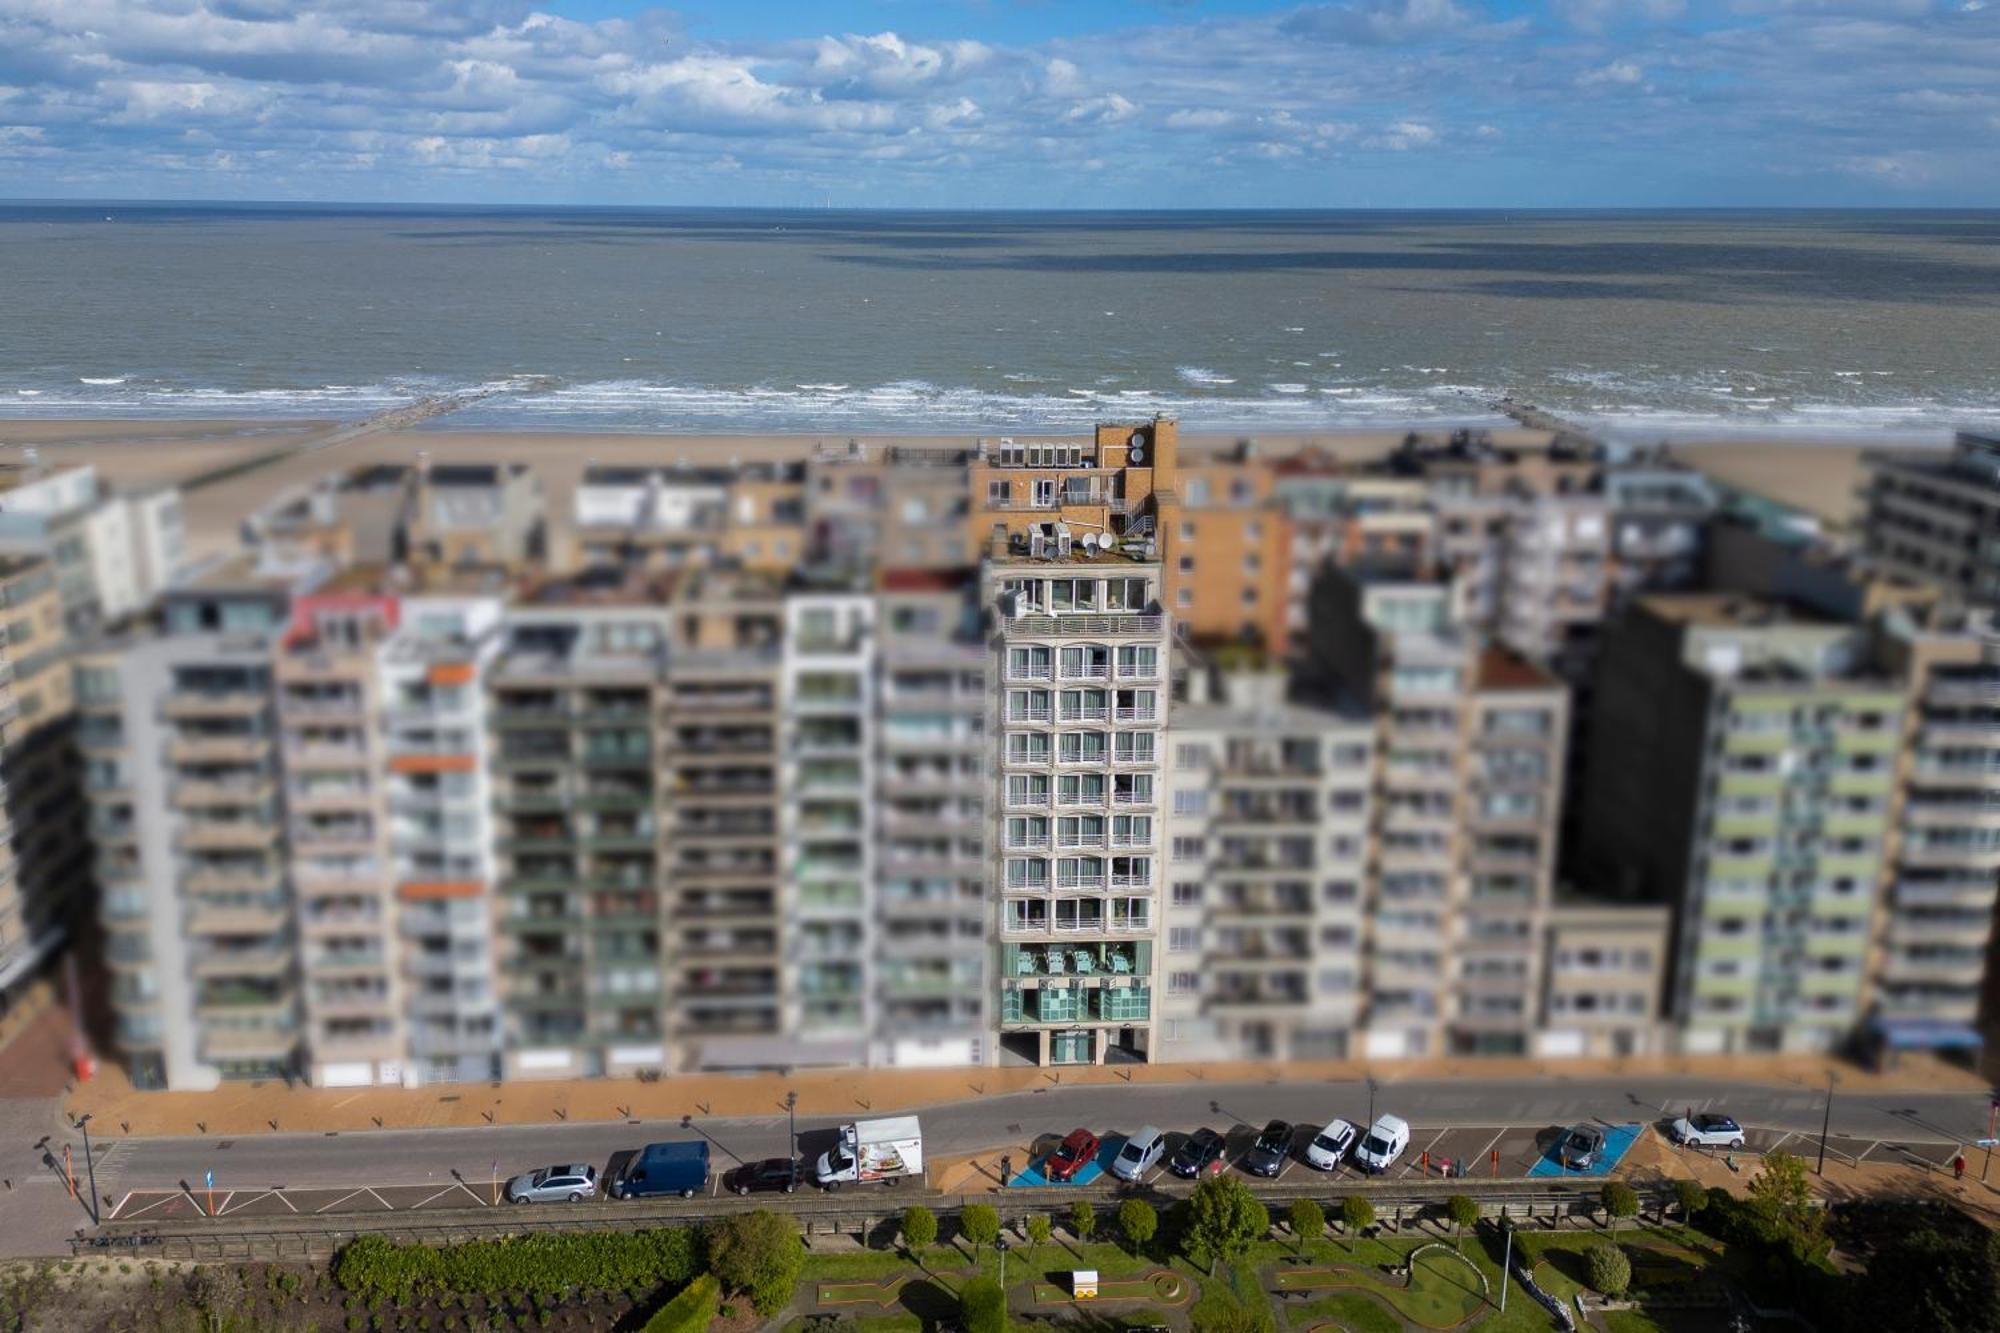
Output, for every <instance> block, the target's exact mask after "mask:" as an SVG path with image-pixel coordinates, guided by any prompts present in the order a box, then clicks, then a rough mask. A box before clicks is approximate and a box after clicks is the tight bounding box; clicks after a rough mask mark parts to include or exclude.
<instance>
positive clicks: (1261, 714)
mask: <svg viewBox="0 0 2000 1333" xmlns="http://www.w3.org/2000/svg"><path fill="white" fill-rule="evenodd" d="M1170 717H1171V719H1172V722H1173V725H1174V726H1175V727H1177V728H1178V727H1187V728H1190V729H1196V730H1201V731H1221V732H1228V733H1230V734H1233V735H1244V736H1279V737H1284V736H1297V735H1300V734H1301V733H1303V732H1316V731H1329V730H1333V729H1336V728H1372V726H1373V722H1372V721H1371V720H1370V718H1369V717H1368V716H1367V714H1365V713H1364V712H1362V711H1360V710H1359V709H1345V708H1339V707H1327V706H1322V705H1315V704H1303V703H1292V702H1286V703H1278V704H1271V705H1267V706H1266V705H1249V706H1241V707H1239V706H1237V705H1235V704H1226V703H1209V704H1183V703H1177V704H1175V705H1173V710H1172V712H1171V714H1170Z"/></svg>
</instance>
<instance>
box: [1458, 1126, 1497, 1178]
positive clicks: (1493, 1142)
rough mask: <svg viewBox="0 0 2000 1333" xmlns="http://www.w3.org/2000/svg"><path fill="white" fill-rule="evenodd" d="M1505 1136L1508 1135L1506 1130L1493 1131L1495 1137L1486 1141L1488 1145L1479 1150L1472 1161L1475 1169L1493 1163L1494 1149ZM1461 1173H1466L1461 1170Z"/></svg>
mask: <svg viewBox="0 0 2000 1333" xmlns="http://www.w3.org/2000/svg"><path fill="white" fill-rule="evenodd" d="M1505 1137H1507V1131H1506V1130H1504V1129H1496V1130H1494V1131H1493V1137H1492V1138H1490V1139H1488V1140H1487V1141H1486V1146H1485V1147H1484V1148H1481V1149H1480V1150H1479V1155H1478V1156H1477V1157H1475V1158H1474V1159H1473V1161H1472V1166H1473V1169H1474V1170H1475V1171H1476V1170H1478V1169H1479V1168H1481V1167H1486V1166H1489V1165H1490V1164H1491V1163H1492V1161H1493V1150H1494V1149H1495V1148H1496V1147H1498V1146H1499V1145H1500V1140H1501V1139H1503V1138H1505ZM1459 1174H1461V1175H1463V1174H1465V1173H1464V1172H1460V1173H1459Z"/></svg>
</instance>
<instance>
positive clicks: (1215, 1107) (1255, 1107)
mask: <svg viewBox="0 0 2000 1333" xmlns="http://www.w3.org/2000/svg"><path fill="white" fill-rule="evenodd" d="M1688 1107H1692V1108H1693V1109H1695V1110H1717V1111H1725V1112H1727V1113H1729V1114H1731V1115H1734V1116H1735V1117H1736V1118H1737V1119H1738V1120H1740V1121H1741V1122H1743V1124H1744V1125H1745V1126H1746V1127H1757V1128H1763V1129H1769V1130H1777V1131H1791V1132H1794V1133H1798V1134H1801V1135H1808V1134H1809V1135H1811V1136H1813V1137H1815V1138H1816V1137H1817V1135H1818V1133H1819V1130H1820V1122H1821V1117H1822V1115H1823V1114H1824V1111H1825V1097H1824V1090H1823V1089H1820V1088H1813V1087H1773V1086H1770V1085H1758V1084H1739V1083H1713V1082H1703V1083H1692V1082H1688V1081H1685V1080H1675V1079H1665V1078H1640V1079H1629V1080H1628V1079H1616V1078H1591V1079H1563V1078H1560V1077H1558V1078H1545V1079H1533V1080H1528V1079H1521V1080H1493V1079H1480V1080H1452V1081H1428V1082H1385V1083H1383V1084H1381V1085H1380V1086H1379V1087H1378V1088H1377V1089H1376V1091H1375V1092H1374V1095H1373V1109H1374V1111H1375V1112H1376V1113H1377V1114H1381V1113H1390V1112H1393V1113H1395V1114H1397V1115H1401V1116H1403V1117H1404V1118H1406V1119H1407V1120H1409V1121H1410V1122H1411V1125H1412V1126H1413V1128H1414V1130H1415V1131H1416V1133H1415V1138H1416V1141H1417V1144H1418V1145H1419V1146H1421V1145H1422V1144H1423V1143H1424V1142H1426V1141H1427V1136H1436V1135H1437V1134H1438V1133H1439V1132H1441V1131H1446V1130H1450V1129H1452V1128H1454V1127H1457V1126H1479V1127H1495V1128H1498V1127H1514V1128H1518V1129H1523V1130H1539V1129H1544V1128H1552V1127H1556V1126H1562V1125H1567V1124H1572V1123H1576V1122H1579V1121H1591V1120H1603V1121H1609V1122H1622V1121H1633V1120H1637V1121H1643V1122H1652V1121H1656V1120H1658V1119H1661V1118H1663V1117H1669V1116H1673V1115H1678V1114H1680V1113H1681V1112H1682V1111H1683V1110H1684V1109H1686V1108H1688ZM1369 1111H1370V1090H1369V1088H1368V1087H1367V1085H1365V1084H1360V1083H1285V1082H1271V1083H1247V1084H1246V1083H1235V1084H1215V1085H1204V1084H1200V1083H1188V1084H1177V1085H1168V1086H1161V1085H1144V1084H1142V1085H1136V1086H1131V1087H1123V1086H1118V1085H1111V1086H1104V1085H1091V1086H1084V1087H1070V1088H1063V1087H1053V1086H1052V1087H1050V1088H1048V1089H1046V1090H1042V1091H1036V1092H1029V1093H1016V1094H1010V1095H1006V1096H995V1097H987V1098H982V1099H977V1100H971V1101H966V1102H961V1103H956V1104H953V1105H950V1106H944V1107H935V1108H932V1109H929V1110H926V1111H924V1112H922V1113H921V1115H922V1119H923V1124H924V1137H925V1146H926V1151H927V1153H928V1155H929V1156H930V1158H931V1159H932V1160H938V1159H942V1158H948V1157H961V1156H966V1155H969V1154H977V1153H981V1152H987V1151H995V1150H998V1149H1001V1148H1007V1147H1013V1146H1017V1145H1021V1144H1026V1143H1029V1142H1031V1141H1033V1140H1035V1139H1037V1138H1039V1137H1041V1136H1044V1135H1060V1134H1063V1133H1066V1132H1067V1131H1068V1130H1070V1129H1072V1128H1074V1127H1076V1126H1078V1125H1085V1126H1088V1127H1090V1128H1092V1129H1094V1130H1097V1131H1098V1132H1100V1133H1111V1132H1129V1131H1131V1130H1134V1129H1137V1128H1138V1127H1140V1126H1141V1125H1143V1124H1152V1125H1157V1126H1160V1127H1162V1128H1164V1129H1168V1130H1188V1129H1193V1128H1195V1127H1196V1126H1199V1125H1213V1126H1215V1127H1216V1128H1218V1129H1228V1128H1230V1127H1232V1126H1238V1125H1261V1124H1262V1123H1263V1122H1264V1121H1266V1120H1268V1119H1271V1118H1273V1117H1277V1118H1282V1119H1287V1120H1293V1121H1297V1122H1301V1123H1302V1124H1308V1125H1313V1126H1317V1125H1320V1124H1323V1123H1324V1122H1326V1121H1327V1120H1330V1119H1332V1118H1333V1117H1335V1116H1343V1117H1345V1118H1347V1119H1349V1120H1353V1121H1356V1122H1362V1121H1365V1120H1366V1118H1367V1117H1368V1115H1369ZM884 1113H886V1112H885V1111H881V1110H877V1111H873V1112H871V1111H869V1110H866V1109H864V1108H861V1107H859V1106H857V1107H856V1108H855V1115H856V1116H860V1117H863V1118H865V1117H867V1116H869V1115H871V1114H875V1115H880V1114H884ZM1987 1113H1988V1107H1987V1099H1986V1098H1985V1097H1984V1096H1982V1095H1980V1094H1977V1093H1935V1092H1928V1093H1897V1092H1887V1093H1877V1092H1869V1093H1846V1092H1838V1091H1837V1092H1836V1094H1835V1097H1834V1102H1833V1119H1832V1132H1833V1133H1834V1134H1835V1135H1837V1136H1845V1137H1847V1138H1851V1139H1860V1140H1887V1141H1905V1140H1906V1141H1911V1142H1928V1143H1967V1144H1969V1143H1971V1142H1972V1141H1973V1140H1974V1139H1976V1138H1978V1137H1979V1136H1981V1135H1983V1134H1984V1133H1985V1132H1986V1120H1987ZM837 1123H838V1121H836V1120H834V1119H832V1118H829V1117H810V1118H801V1119H800V1121H799V1124H798V1128H799V1136H800V1146H801V1148H802V1149H803V1150H804V1151H805V1152H806V1153H807V1154H808V1155H816V1154H817V1153H818V1152H819V1151H820V1150H821V1149H823V1148H824V1147H825V1146H826V1144H827V1143H828V1142H829V1141H830V1140H831V1137H832V1132H833V1127H834V1125H835V1124H837ZM690 1132H698V1133H700V1134H702V1135H705V1136H706V1137H707V1138H708V1139H709V1140H710V1141H711V1142H712V1143H713V1145H714V1149H713V1151H714V1161H715V1167H716V1170H717V1171H718V1172H720V1171H724V1170H727V1169H728V1168H729V1167H731V1166H733V1165H735V1164H736V1162H738V1161H744V1160H754V1159H756V1158H759V1157H771V1156H777V1155H780V1154H782V1153H783V1152H784V1149H785V1140H786V1133H787V1127H786V1118H785V1116H784V1115H782V1114H774V1115H770V1116H761V1117H755V1118H749V1119H712V1120H711V1119H702V1118H699V1117H698V1118H696V1119H694V1120H693V1121H692V1122H690V1124H689V1126H688V1127H687V1128H685V1129H684V1128H683V1127H682V1126H681V1125H680V1124H679V1123H678V1122H676V1121H670V1120H669V1121H645V1122H640V1123H637V1124H633V1123H623V1122H621V1123H592V1124H560V1123H559V1124H550V1125H538V1126H496V1127H491V1128H480V1129H429V1130H378V1131H369V1132H358V1133H356V1132H349V1133H341V1134H325V1135H299V1134H268V1135H264V1134H260V1135H251V1136H245V1137H241V1138H236V1139H211V1138H198V1139H197V1138H173V1139H112V1140H109V1141H105V1140H103V1139H98V1140H96V1143H97V1183H98V1192H99V1194H100V1195H105V1196H109V1197H110V1198H112V1199H117V1198H118V1197H120V1196H121V1195H122V1194H124V1193H125V1192H126V1191H128V1190H145V1189H173V1188H176V1187H178V1186H181V1185H182V1184H183V1183H185V1184H187V1185H191V1186H193V1187H195V1188H197V1189H199V1188H200V1187H201V1184H202V1181H203V1179H204V1176H205V1173H206V1172H208V1171H210V1170H213V1171H214V1172H215V1177H216V1186H217V1188H218V1189H239V1190H250V1189H268V1188H272V1187H284V1188H291V1189H300V1188H308V1187H314V1186H359V1185H421V1184H436V1185H439V1186H445V1185H449V1184H450V1182H451V1181H452V1180H453V1179H454V1178H458V1179H462V1180H465V1181H466V1182H468V1183H470V1184H473V1185H481V1184H484V1183H485V1182H487V1181H489V1180H490V1179H491V1178H492V1176H493V1174H494V1173H495V1171H496V1170H497V1172H498V1173H499V1174H500V1175H501V1176H502V1177H503V1178H504V1177H505V1176H507V1175H510V1174H513V1173H516V1172H519V1171H523V1170H527V1169H530V1168H532V1167H535V1166H540V1165H546V1164H548V1163H551V1162H558V1161H583V1162H591V1163H595V1164H598V1165H599V1166H600V1168H602V1166H603V1165H605V1164H607V1163H609V1162H610V1161H611V1160H612V1159H613V1158H615V1157H617V1156H618V1155H620V1154H621V1153H623V1152H625V1151H628V1150H630V1149H632V1148H636V1147H638V1146H639V1145H641V1144H643V1143H646V1142H650V1141H653V1140H656V1139H664V1138H678V1137H685V1136H686V1135H687V1134H688V1133H690ZM65 1138H67V1139H68V1140H69V1141H70V1142H71V1144H72V1151H73V1155H74V1159H75V1162H76V1166H77V1168H78V1175H79V1176H81V1175H82V1174H83V1172H82V1166H83V1152H82V1142H81V1139H80V1138H79V1137H77V1136H75V1135H74V1134H64V1133H59V1134H57V1135H55V1136H53V1137H51V1138H50V1139H49V1140H48V1141H47V1143H46V1145H45V1146H42V1147H39V1148H37V1147H34V1146H33V1145H32V1144H31V1143H30V1142H19V1143H12V1142H10V1143H8V1144H6V1145H5V1149H4V1160H5V1162H6V1164H7V1166H6V1170H7V1172H8V1173H9V1176H10V1180H11V1188H10V1189H9V1190H8V1191H7V1192H6V1193H4V1194H0V1238H4V1239H0V1253H4V1252H7V1251H13V1252H17V1253H41V1254H47V1253H54V1252H57V1250H56V1248H55V1247H54V1243H55V1242H57V1241H59V1240H60V1239H61V1238H62V1237H64V1236H66V1235H67V1234H68V1233H69V1232H70V1230H72V1229H73V1228H75V1227H76V1226H78V1225H79V1224H81V1222H82V1221H83V1220H84V1219H83V1217H82V1214H81V1210H80V1206H79V1205H78V1204H77V1203H74V1202H72V1201H71V1200H70V1199H69V1198H68V1195H67V1191H66V1190H65V1189H64V1188H63V1187H62V1185H61V1183H60V1181H59V1179H57V1178H56V1177H55V1175H54V1173H52V1172H51V1171H50V1169H49V1167H48V1166H47V1165H46V1164H45V1163H44V1162H42V1161H41V1160H40V1159H41V1157H42V1154H43V1153H45V1152H48V1151H50V1150H53V1152H54V1153H55V1154H56V1155H57V1156H58V1157H59V1156H60V1153H61V1146H62V1143H63V1142H64V1141H65ZM1018 1165H1023V1166H1025V1165H1026V1163H1025V1162H1022V1163H1018Z"/></svg>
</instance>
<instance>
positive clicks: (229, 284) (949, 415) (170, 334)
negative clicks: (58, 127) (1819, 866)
mask: <svg viewBox="0 0 2000 1333" xmlns="http://www.w3.org/2000/svg"><path fill="white" fill-rule="evenodd" d="M482 389H483V390H487V391H489V392H488V394H487V395H486V396H483V397H480V398H478V400H477V401H475V402H471V403H469V404H468V405H467V406H465V407H463V408H462V409H460V410H458V411H456V412H453V413H452V414H450V415H449V416H448V417H445V418H443V419H442V424H443V425H445V426H450V427H477V428H481V429H535V430H545V429H566V430H619V431H625V430H635V431H690V432H695V431H699V432H727V431H740V432H789V431H813V432H822V431H854V432H880V433H887V432H906V433H967V434H971V433H981V434H984V433H994V432H1004V431H1007V430H1019V431H1022V432H1030V431H1043V430H1073V429H1076V428H1078V427H1079V426H1081V425H1083V424H1086V423H1088V422H1090V421H1092V420H1095V419H1099V418H1103V417H1107V416H1114V417H1115V416H1137V415H1141V414H1150V413H1153V412H1169V413H1173V414H1176V415H1177V416H1179V417H1180V418H1181V420H1182V422H1183V423H1184V427H1185V428H1188V429H1194V430H1214V431H1241V432H1246V433H1249V432H1256V431H1259V430H1264V431H1271V432H1274V433H1275V432H1301V431H1313V430H1339V429H1348V428H1363V427H1371V426H1383V425H1395V426H1402V425H1419V426H1421V425H1431V424H1435V425H1445V424H1460V423H1466V424H1483V423H1490V422H1493V421H1495V420H1497V419H1498V418H1497V417H1496V415H1495V413H1496V407H1495V405H1496V404H1497V403H1499V402H1501V401H1502V400H1503V399H1511V400H1513V401H1514V402H1516V403H1531V404H1535V405H1537V406H1539V407H1542V408H1544V409H1546V410H1548V411H1551V412H1554V413H1558V414H1561V415H1563V416H1565V417H1568V418H1571V419H1575V420H1578V421H1580V422H1582V423H1584V424H1586V425H1589V426H1592V427H1593V428H1596V429H1600V430H1604V431H1606V432H1609V433H1612V434H1623V435H1627V436H1648V435H1651V436H1658V437H1661V438H1686V437H1705V438H1713V437H1717V436H1722V437H1727V436H1729V435H1731V434H1745V435H1759V436H1770V435H1780V434H1788V433H1795V434H1799V435H1801V436H1806V437H1824V436H1848V435H1875V436H1885V437H1908V438H1913V439H1924V438H1931V437H1937V436H1941V435H1942V434H1943V433H1944V432H1946V431H1948V430H1950V429H1952V428H1955V427H1965V426H1972V427H1982V426H1983V427H1990V426H1993V425H1996V424H2000V213H1995V212H1889V211H1883V212H1791V211H1785V212H1757V211H1720V212H1718V211H1689V212H1524V213H1523V212H1409V213H1389V212H1213V213H1186V212H1175V213H1117V212H1105V213H1097V212H1087V213H993V212H966V213H954V212H868V211H821V210H798V211H762V210H738V209H636V208H440V207H375V206H367V207H362V206H356V207H336V206H318V205H314V206H302V205H268V206H240V205H235V206H207V205H185V204H136V203H127V202H119V203H40V204H0V418H7V417H77V418H94V417H178V418H237V417H285V418H293V417H332V418H356V417H364V416H367V415H369V414H372V413H375V412H378V411H382V410H384V409H387V408H390V407H393V406H396V405H398V404H402V403H407V402H411V401H415V400H418V399H422V398H425V397H429V396H434V395H438V394H451V393H457V392H461V391H474V390H482Z"/></svg>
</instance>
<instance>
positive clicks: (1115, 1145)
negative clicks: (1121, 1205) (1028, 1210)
mask: <svg viewBox="0 0 2000 1333" xmlns="http://www.w3.org/2000/svg"><path fill="white" fill-rule="evenodd" d="M1125 1137H1126V1136H1125V1135H1123V1134H1117V1135H1113V1136H1111V1137H1110V1138H1107V1139H1105V1140H1104V1142H1102V1143H1101V1144H1099V1145H1098V1147H1097V1156H1095V1157H1093V1158H1091V1159H1090V1160H1089V1161H1088V1162H1085V1163H1084V1164H1083V1168H1082V1169H1081V1170H1079V1171H1078V1172H1077V1173H1076V1176H1075V1178H1073V1179H1070V1180H1050V1179H1049V1178H1048V1177H1047V1176H1045V1175H1043V1174H1042V1166H1043V1164H1044V1163H1046V1162H1047V1161H1048V1160H1049V1159H1048V1158H1046V1157H1038V1158H1036V1159H1035V1161H1034V1163H1033V1164H1032V1165H1030V1166H1029V1167H1028V1169H1027V1170H1026V1171H1016V1172H1015V1173H1014V1178H1013V1179H1012V1180H1010V1181H1008V1182H1007V1187H1008V1188H1009V1189H1031V1188H1034V1187H1036V1186H1041V1185H1050V1186H1053V1187H1055V1188H1056V1189H1063V1188H1065V1187H1067V1186H1070V1185H1088V1184H1089V1183H1090V1182H1091V1181H1093V1180H1095V1179H1097V1178H1098V1177H1099V1176H1101V1175H1103V1174H1104V1173H1105V1172H1106V1171H1109V1170H1110V1169H1111V1164H1112V1163H1113V1162H1115V1161H1117V1160H1118V1154H1119V1153H1120V1152H1122V1151H1123V1150H1124V1148H1125Z"/></svg>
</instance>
